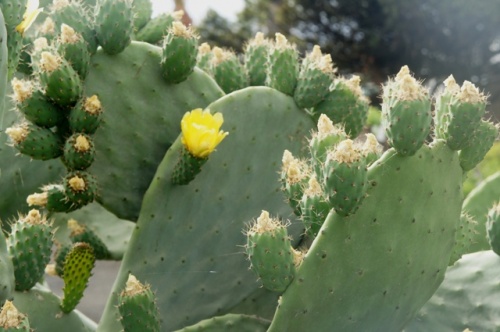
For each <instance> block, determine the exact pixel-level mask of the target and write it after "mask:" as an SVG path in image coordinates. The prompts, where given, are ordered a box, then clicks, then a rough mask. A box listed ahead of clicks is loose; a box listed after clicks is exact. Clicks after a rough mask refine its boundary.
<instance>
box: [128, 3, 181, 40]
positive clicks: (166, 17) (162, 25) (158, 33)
mask: <svg viewBox="0 0 500 332" xmlns="http://www.w3.org/2000/svg"><path fill="white" fill-rule="evenodd" d="M183 15H184V12H183V11H182V10H180V11H177V12H173V13H164V14H160V15H158V16H156V17H154V18H153V19H151V20H150V21H149V22H148V23H147V24H146V25H145V26H144V27H143V28H142V29H141V30H139V31H138V32H137V33H136V35H135V38H136V39H137V40H138V41H143V42H146V43H149V44H159V43H160V42H161V41H162V40H163V38H164V37H165V36H166V35H167V31H168V30H169V29H170V27H171V26H172V23H173V22H176V21H180V19H181V18H182V16H183Z"/></svg>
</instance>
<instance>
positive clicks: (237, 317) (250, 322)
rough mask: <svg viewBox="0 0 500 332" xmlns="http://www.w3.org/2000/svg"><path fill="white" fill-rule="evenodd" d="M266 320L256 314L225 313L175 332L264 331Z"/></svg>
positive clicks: (266, 324) (267, 323)
mask: <svg viewBox="0 0 500 332" xmlns="http://www.w3.org/2000/svg"><path fill="white" fill-rule="evenodd" d="M269 324H270V322H269V321H268V320H265V319H262V318H259V317H257V316H249V315H241V314H227V315H224V316H217V317H212V318H209V319H205V320H203V321H201V322H199V323H197V324H195V325H191V326H187V327H185V328H183V329H180V330H177V331H176V332H195V331H205V332H219V331H225V332H265V331H267V328H268V327H269Z"/></svg>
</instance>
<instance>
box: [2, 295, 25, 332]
mask: <svg viewBox="0 0 500 332" xmlns="http://www.w3.org/2000/svg"><path fill="white" fill-rule="evenodd" d="M0 331H2V332H30V331H31V329H30V323H29V320H28V316H26V315H23V314H22V313H20V312H19V311H18V310H17V308H16V307H15V306H14V304H13V303H12V302H11V301H5V303H4V305H3V306H2V311H0Z"/></svg>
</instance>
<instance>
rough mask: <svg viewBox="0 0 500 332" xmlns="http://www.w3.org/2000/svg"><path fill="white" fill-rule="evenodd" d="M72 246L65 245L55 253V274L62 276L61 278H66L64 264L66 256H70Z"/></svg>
mask: <svg viewBox="0 0 500 332" xmlns="http://www.w3.org/2000/svg"><path fill="white" fill-rule="evenodd" d="M71 248H72V246H71V245H64V246H58V248H57V250H56V252H55V256H54V257H55V259H54V261H55V264H54V265H55V266H54V269H55V270H54V271H55V273H56V274H57V275H58V276H60V277H61V278H62V277H63V276H64V265H65V264H64V263H65V262H66V256H67V255H68V254H69V252H70V251H71Z"/></svg>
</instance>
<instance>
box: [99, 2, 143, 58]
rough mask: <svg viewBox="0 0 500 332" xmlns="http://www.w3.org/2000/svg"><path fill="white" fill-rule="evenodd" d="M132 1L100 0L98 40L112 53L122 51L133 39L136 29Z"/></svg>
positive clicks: (106, 50)
mask: <svg viewBox="0 0 500 332" xmlns="http://www.w3.org/2000/svg"><path fill="white" fill-rule="evenodd" d="M133 14H134V12H133V10H132V1H130V0H99V1H98V3H97V6H96V14H95V31H96V36H97V41H98V43H99V45H101V47H102V49H103V50H104V52H106V53H107V54H110V55H114V54H118V53H120V52H122V51H123V50H124V49H125V47H127V46H128V45H130V42H131V41H132V38H131V34H132V32H133V30H134V22H133Z"/></svg>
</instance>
